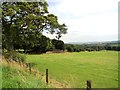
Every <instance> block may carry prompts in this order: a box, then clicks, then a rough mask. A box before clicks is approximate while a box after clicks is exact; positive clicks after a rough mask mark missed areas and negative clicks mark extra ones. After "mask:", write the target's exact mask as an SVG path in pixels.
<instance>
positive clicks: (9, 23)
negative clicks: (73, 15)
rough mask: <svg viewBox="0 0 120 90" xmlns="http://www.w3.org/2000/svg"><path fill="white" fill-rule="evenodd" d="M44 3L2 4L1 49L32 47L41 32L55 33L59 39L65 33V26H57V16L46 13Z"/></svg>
mask: <svg viewBox="0 0 120 90" xmlns="http://www.w3.org/2000/svg"><path fill="white" fill-rule="evenodd" d="M47 7H48V4H47V2H46V1H44V2H42V1H41V2H3V4H2V30H3V31H2V32H3V33H2V34H3V38H2V39H3V40H2V41H3V48H6V49H7V50H9V51H10V50H13V49H15V47H14V45H21V46H29V47H28V49H29V48H31V47H34V46H35V43H37V38H40V37H42V32H43V31H47V32H49V33H51V34H53V33H55V34H56V35H58V36H57V38H58V39H59V38H60V37H61V35H62V34H65V33H66V32H67V28H66V25H65V24H62V25H61V24H59V23H58V19H57V16H55V15H54V14H50V13H49V12H48V8H47Z"/></svg>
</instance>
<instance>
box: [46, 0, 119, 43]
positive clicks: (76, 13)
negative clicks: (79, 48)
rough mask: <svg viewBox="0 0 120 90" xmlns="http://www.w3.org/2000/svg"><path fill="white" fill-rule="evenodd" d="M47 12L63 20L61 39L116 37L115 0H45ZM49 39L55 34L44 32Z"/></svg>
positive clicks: (88, 39)
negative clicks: (63, 33)
mask: <svg viewBox="0 0 120 90" xmlns="http://www.w3.org/2000/svg"><path fill="white" fill-rule="evenodd" d="M47 2H48V4H49V7H48V10H49V12H50V13H53V14H55V15H56V16H58V21H59V23H61V24H62V23H65V24H66V25H67V28H68V33H67V34H65V35H63V36H62V38H61V40H63V41H64V42H66V43H67V42H94V41H113V40H118V2H119V0H47ZM45 35H46V36H48V37H50V38H51V39H53V38H54V37H55V36H54V35H50V34H45Z"/></svg>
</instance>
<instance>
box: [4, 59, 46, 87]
mask: <svg viewBox="0 0 120 90" xmlns="http://www.w3.org/2000/svg"><path fill="white" fill-rule="evenodd" d="M47 87H48V86H46V85H45V83H44V82H43V81H42V80H41V78H39V77H36V76H35V75H34V74H30V73H29V72H28V71H27V70H26V69H25V68H22V67H19V66H18V65H17V64H12V63H10V64H7V63H6V62H5V61H3V62H2V88H9V89H10V88H11V89H13V88H47Z"/></svg>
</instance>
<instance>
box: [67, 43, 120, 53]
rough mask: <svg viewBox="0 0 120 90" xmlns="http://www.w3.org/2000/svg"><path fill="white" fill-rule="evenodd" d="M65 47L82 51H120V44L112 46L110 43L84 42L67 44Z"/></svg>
mask: <svg viewBox="0 0 120 90" xmlns="http://www.w3.org/2000/svg"><path fill="white" fill-rule="evenodd" d="M65 49H66V50H67V51H68V52H80V51H100V50H114V51H120V46H119V45H116V46H112V45H110V44H104V45H101V44H100V45H99V44H93V45H89V44H83V45H75V44H65Z"/></svg>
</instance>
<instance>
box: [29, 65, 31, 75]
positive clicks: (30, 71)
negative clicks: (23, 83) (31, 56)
mask: <svg viewBox="0 0 120 90" xmlns="http://www.w3.org/2000/svg"><path fill="white" fill-rule="evenodd" d="M29 71H30V74H31V64H30V63H29Z"/></svg>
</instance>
